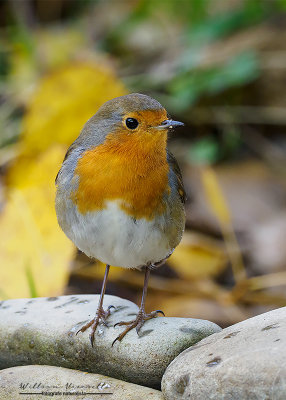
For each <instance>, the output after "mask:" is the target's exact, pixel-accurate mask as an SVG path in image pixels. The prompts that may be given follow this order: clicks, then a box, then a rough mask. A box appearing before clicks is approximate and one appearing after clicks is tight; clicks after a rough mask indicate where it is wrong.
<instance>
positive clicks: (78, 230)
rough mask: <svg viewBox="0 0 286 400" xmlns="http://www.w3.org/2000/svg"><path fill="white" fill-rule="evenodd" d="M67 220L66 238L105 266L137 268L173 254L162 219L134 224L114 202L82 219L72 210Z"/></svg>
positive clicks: (142, 219)
mask: <svg viewBox="0 0 286 400" xmlns="http://www.w3.org/2000/svg"><path fill="white" fill-rule="evenodd" d="M72 214H73V215H74V217H72ZM69 220H70V221H69V224H68V225H69V228H68V230H67V225H66V224H65V227H66V229H64V231H65V233H66V234H67V236H68V237H69V238H70V239H71V240H72V241H73V242H74V243H75V245H76V246H77V247H78V248H79V249H80V250H81V251H83V252H84V253H85V254H86V255H88V256H89V257H94V258H96V259H98V260H99V261H101V262H103V263H105V264H110V265H113V266H120V267H125V268H136V267H140V266H143V265H146V264H149V263H155V262H158V261H161V260H162V259H164V258H166V257H168V256H169V255H170V254H171V253H172V251H173V249H172V248H170V244H169V240H168V238H167V235H166V230H167V229H166V226H165V224H164V223H163V218H162V217H157V219H155V221H147V220H146V219H144V218H141V219H137V220H134V219H133V218H132V217H130V216H128V215H127V214H126V213H125V212H124V211H122V210H121V209H120V207H118V204H117V202H116V201H112V202H111V201H110V202H108V203H107V206H106V208H105V209H104V210H102V211H99V212H88V213H86V214H85V215H82V214H79V213H78V212H77V210H76V208H74V209H73V211H72V212H71V215H70V218H69ZM164 231H165V234H164Z"/></svg>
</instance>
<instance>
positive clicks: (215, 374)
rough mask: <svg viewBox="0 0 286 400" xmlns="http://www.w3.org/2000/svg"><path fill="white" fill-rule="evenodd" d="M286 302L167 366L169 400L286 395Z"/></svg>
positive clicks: (278, 399)
mask: <svg viewBox="0 0 286 400" xmlns="http://www.w3.org/2000/svg"><path fill="white" fill-rule="evenodd" d="M285 342H286V307H284V308H280V309H277V310H274V311H270V312H268V313H265V314H261V315H259V316H257V317H254V318H250V319H248V320H245V321H243V322H240V323H238V324H235V325H233V326H230V327H228V328H226V329H224V330H222V331H221V332H219V333H216V334H214V335H212V336H211V337H209V338H206V339H203V340H202V341H201V342H199V343H198V344H196V345H195V346H192V347H190V348H189V349H187V350H185V351H184V352H182V353H181V354H180V355H179V356H178V357H177V358H176V359H175V360H174V361H173V362H172V363H171V364H170V365H169V367H168V368H167V370H166V372H165V374H164V376H163V380H162V391H163V394H164V396H165V398H166V400H175V399H176V400H177V399H180V400H183V399H195V400H205V399H215V400H222V399H224V400H244V399H247V400H285V399H286V345H285Z"/></svg>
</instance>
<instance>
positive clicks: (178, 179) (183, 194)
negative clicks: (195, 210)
mask: <svg viewBox="0 0 286 400" xmlns="http://www.w3.org/2000/svg"><path fill="white" fill-rule="evenodd" d="M167 160H168V163H169V165H170V166H171V170H172V171H173V172H174V174H175V177H176V184H177V190H178V193H179V195H180V198H181V201H182V203H183V204H185V202H186V199H187V197H186V192H185V189H184V184H183V178H182V173H181V170H180V167H179V164H178V162H177V160H176V159H175V157H174V156H173V154H172V153H170V152H169V151H168V152H167Z"/></svg>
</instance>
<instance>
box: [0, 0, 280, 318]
mask: <svg viewBox="0 0 286 400" xmlns="http://www.w3.org/2000/svg"><path fill="white" fill-rule="evenodd" d="M0 32H1V33H0V260H1V268H0V297H1V299H6V298H15V297H30V296H31V297H33V296H54V295H58V294H70V293H97V292H98V291H99V289H100V286H101V279H102V277H103V273H104V268H103V267H102V265H100V263H97V262H93V261H92V260H89V259H88V258H87V257H86V256H85V255H84V254H82V253H80V252H77V251H76V249H75V248H74V246H73V245H72V243H70V241H69V240H68V239H67V238H66V237H65V236H64V234H63V233H62V232H61V230H60V228H59V227H58V225H57V221H56V216H55V211H54V195H55V186H54V179H55V176H56V174H57V171H58V169H59V168H60V165H61V162H62V159H63V157H64V154H65V151H66V149H67V147H68V145H69V144H70V143H71V142H72V141H73V140H74V139H75V138H76V137H77V136H78V134H79V132H80V130H81V127H82V126H83V124H84V123H85V121H86V120H87V119H88V118H89V117H91V116H92V115H93V114H94V113H95V112H96V111H97V109H98V107H99V106H100V105H101V104H102V103H104V102H105V101H106V100H108V99H110V98H113V97H116V96H120V95H122V94H126V93H130V92H142V93H146V94H149V95H151V96H153V97H155V98H156V99H158V100H159V101H160V102H161V103H162V104H163V105H164V106H165V107H166V108H167V110H168V112H169V113H170V115H171V116H172V117H173V118H174V119H178V120H182V121H184V122H185V127H184V128H183V129H181V130H180V131H178V132H176V133H175V134H174V135H173V136H171V137H170V148H171V150H172V151H173V153H174V154H175V155H176V157H177V158H178V160H179V163H180V165H181V168H182V172H183V176H184V181H185V186H186V190H187V195H188V201H187V205H186V213H187V224H186V232H185V235H184V237H183V240H182V243H181V244H180V245H179V246H178V248H177V249H176V251H175V252H174V254H173V255H172V257H171V258H170V259H169V260H168V262H167V264H166V265H165V266H164V267H162V268H160V269H158V270H156V271H154V272H153V274H152V278H151V281H150V285H149V295H148V298H147V301H148V304H147V307H148V309H163V310H164V311H165V313H166V315H168V316H184V317H191V316H192V317H196V318H206V319H210V320H213V321H215V322H217V323H219V324H220V325H222V326H227V325H230V324H233V323H235V322H237V321H240V320H242V319H245V318H248V317H250V316H253V315H256V314H259V313H261V312H264V311H267V310H270V309H272V308H275V307H279V306H283V305H286V293H285V285H286V268H285V267H286V246H285V237H286V179H285V177H286V132H285V125H286V92H285V90H284V87H285V83H286V1H285V0H105V1H104V0H2V1H1V2H0ZM142 283H143V276H142V274H141V273H140V272H137V271H126V270H125V269H120V268H112V270H111V274H110V282H109V285H108V289H107V293H109V294H115V295H118V296H122V297H125V298H128V299H130V300H133V301H138V299H139V297H140V295H141V288H142Z"/></svg>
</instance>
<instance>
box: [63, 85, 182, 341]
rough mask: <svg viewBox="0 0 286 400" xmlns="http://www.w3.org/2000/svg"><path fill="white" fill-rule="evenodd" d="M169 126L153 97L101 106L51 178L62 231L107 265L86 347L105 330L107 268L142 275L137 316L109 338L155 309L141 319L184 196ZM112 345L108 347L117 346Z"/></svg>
mask: <svg viewBox="0 0 286 400" xmlns="http://www.w3.org/2000/svg"><path fill="white" fill-rule="evenodd" d="M182 125H183V123H182V122H178V121H173V120H171V119H168V116H167V112H166V110H165V109H164V107H162V105H161V104H160V103H159V102H158V101H156V100H154V99H153V98H151V97H149V96H146V95H143V94H138V93H133V94H128V95H125V96H121V97H117V98H115V99H112V100H109V101H107V102H106V103H105V104H103V105H102V106H101V107H100V108H99V110H98V111H97V113H96V114H95V115H94V116H93V117H91V118H90V119H89V120H88V121H87V122H86V124H85V125H84V127H83V129H82V131H81V133H80V135H79V137H78V138H77V139H76V140H75V141H74V142H73V144H72V145H71V146H70V147H69V149H68V151H67V154H66V156H65V159H64V161H63V164H62V167H61V169H60V171H59V173H58V175H57V178H56V185H57V194H56V213H57V218H58V222H59V225H60V227H61V228H62V230H63V231H64V233H65V234H66V235H67V237H68V238H69V239H71V240H72V241H73V243H74V244H75V245H76V246H77V247H78V248H79V249H80V250H81V251H83V252H84V253H85V254H86V255H87V256H89V257H92V258H96V259H98V260H100V261H101V262H103V263H104V264H106V269H105V275H104V279H103V283H102V289H101V294H100V300H99V304H98V308H97V311H96V314H95V317H94V318H93V319H92V320H91V321H90V322H88V323H87V324H86V325H84V326H83V327H82V328H81V329H80V330H79V332H84V331H85V330H87V329H88V328H89V327H91V333H90V340H91V344H92V346H93V343H94V334H95V331H96V328H97V326H98V325H99V324H104V325H106V319H107V318H108V316H109V315H110V311H111V308H112V307H113V306H109V307H108V309H107V310H104V309H103V297H104V293H105V288H106V282H107V277H108V272H109V268H110V265H114V266H119V267H123V268H135V269H138V270H142V269H145V280H144V287H143V294H142V300H141V305H140V308H139V312H138V315H137V316H136V318H135V319H134V320H132V321H127V322H119V323H118V324H116V325H120V326H125V329H124V330H123V332H122V333H121V334H120V335H119V336H118V337H117V338H116V339H115V341H117V340H118V341H121V340H122V339H123V337H124V336H125V335H126V334H127V333H128V332H129V331H130V330H131V329H133V328H136V330H137V333H138V332H139V330H140V328H141V327H142V326H143V324H144V322H145V321H146V320H149V319H151V318H154V317H156V316H157V315H158V313H162V314H164V313H163V312H162V311H161V310H157V311H152V312H151V313H149V314H147V313H146V312H145V298H146V293H147V285H148V280H149V275H150V270H152V269H154V268H157V267H159V266H160V265H161V264H163V263H164V261H165V260H166V259H167V258H168V257H169V256H170V255H171V254H172V252H173V251H174V249H175V247H176V246H177V245H178V244H179V242H180V241H181V238H182V234H183V231H184V225H185V212H184V202H185V191H184V187H183V183H182V175H181V172H180V169H179V166H178V163H177V161H176V159H175V157H174V156H173V155H172V154H171V153H170V152H169V151H168V149H167V136H168V131H169V129H170V128H174V127H178V126H182ZM115 341H114V342H113V344H114V343H115Z"/></svg>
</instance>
